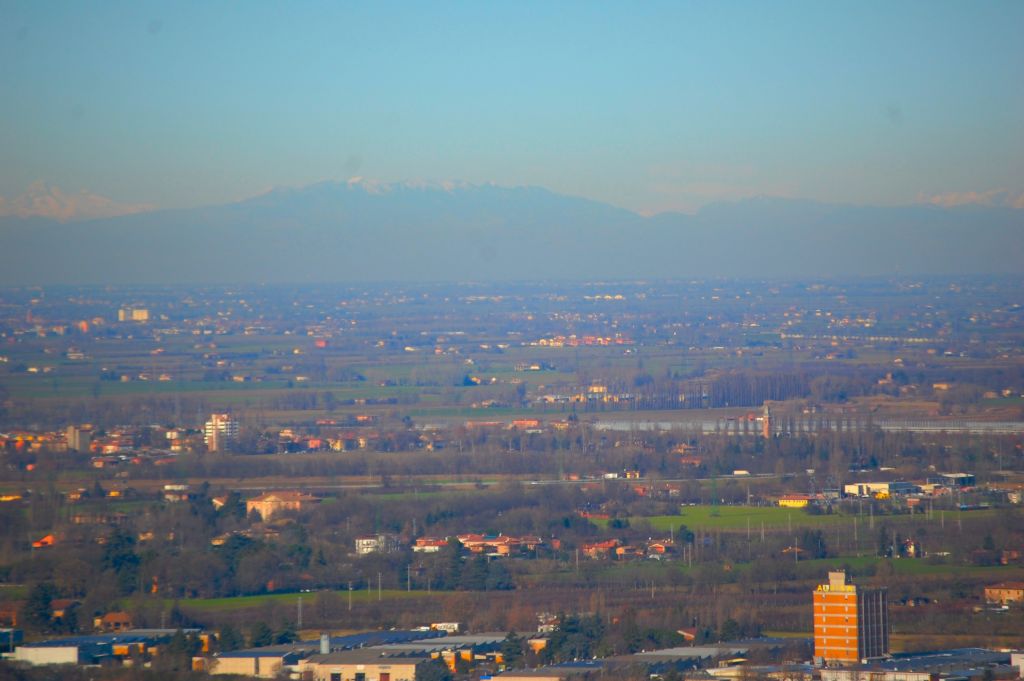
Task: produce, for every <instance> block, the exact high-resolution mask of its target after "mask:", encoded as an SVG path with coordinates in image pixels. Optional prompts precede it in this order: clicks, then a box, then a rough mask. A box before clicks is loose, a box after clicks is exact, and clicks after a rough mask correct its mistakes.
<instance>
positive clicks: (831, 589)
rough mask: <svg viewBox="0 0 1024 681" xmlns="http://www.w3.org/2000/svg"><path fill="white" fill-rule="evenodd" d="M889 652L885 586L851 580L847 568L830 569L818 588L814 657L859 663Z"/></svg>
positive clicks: (815, 612)
mask: <svg viewBox="0 0 1024 681" xmlns="http://www.w3.org/2000/svg"><path fill="white" fill-rule="evenodd" d="M888 652H889V604H888V599H887V592H886V590H885V589H863V588H859V587H857V586H855V585H854V584H851V583H850V582H849V580H848V579H847V576H846V573H845V572H843V571H833V572H829V573H828V583H827V584H821V585H819V586H818V588H817V589H815V590H814V657H815V659H816V660H819V661H822V662H826V663H840V664H855V663H859V662H861V661H862V660H866V659H869V658H876V657H881V656H882V655H885V654H887V653H888Z"/></svg>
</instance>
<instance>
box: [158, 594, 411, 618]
mask: <svg viewBox="0 0 1024 681" xmlns="http://www.w3.org/2000/svg"><path fill="white" fill-rule="evenodd" d="M321 593H329V594H333V595H334V596H335V597H336V598H338V599H343V602H347V600H348V597H349V592H348V591H320V592H310V593H302V594H299V593H286V594H262V595H259V596H233V597H231V598H190V599H182V600H178V601H172V600H169V599H165V605H166V606H167V607H171V606H172V605H173V604H174V603H177V604H178V605H179V607H183V608H188V609H189V610H195V611H199V612H231V611H234V610H246V609H248V608H258V607H260V606H264V605H272V604H277V605H295V604H296V603H298V600H299V598H300V597H301V598H302V599H303V601H304V602H305V604H306V605H312V604H313V601H314V600H315V599H316V597H317V595H318V594H321ZM351 593H352V602H353V603H369V602H372V601H376V600H377V590H376V589H369V590H367V589H362V590H359V591H353V592H351ZM427 595H428V594H427V593H425V592H423V591H404V590H399V589H383V590H382V591H381V592H380V598H381V600H382V601H386V600H395V599H406V598H424V597H425V596H427Z"/></svg>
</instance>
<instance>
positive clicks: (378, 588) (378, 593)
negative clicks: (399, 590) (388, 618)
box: [377, 572, 380, 603]
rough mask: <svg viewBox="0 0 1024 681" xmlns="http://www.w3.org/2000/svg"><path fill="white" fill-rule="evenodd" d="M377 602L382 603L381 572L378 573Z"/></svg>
mask: <svg viewBox="0 0 1024 681" xmlns="http://www.w3.org/2000/svg"><path fill="white" fill-rule="evenodd" d="M377 602H378V603H380V573H379V572H378V573H377Z"/></svg>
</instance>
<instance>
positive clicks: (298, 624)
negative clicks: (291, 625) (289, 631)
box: [295, 596, 302, 629]
mask: <svg viewBox="0 0 1024 681" xmlns="http://www.w3.org/2000/svg"><path fill="white" fill-rule="evenodd" d="M298 611H299V612H298V614H297V615H296V617H295V619H296V620H297V622H296V624H295V627H296V628H297V629H302V596H299V602H298Z"/></svg>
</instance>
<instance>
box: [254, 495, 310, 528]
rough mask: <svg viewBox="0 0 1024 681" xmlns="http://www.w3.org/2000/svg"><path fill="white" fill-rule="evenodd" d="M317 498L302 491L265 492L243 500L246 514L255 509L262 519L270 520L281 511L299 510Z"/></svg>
mask: <svg viewBox="0 0 1024 681" xmlns="http://www.w3.org/2000/svg"><path fill="white" fill-rule="evenodd" d="M316 501H317V498H316V497H314V496H311V495H309V494H306V493H304V492H294V491H292V492H267V493H266V494H261V495H260V496H258V497H255V498H253V499H247V500H246V501H245V512H246V514H249V513H252V512H253V511H255V512H256V513H259V514H260V518H262V519H263V520H264V521H267V520H270V519H271V518H273V517H274V516H275V515H278V514H280V513H281V512H283V511H301V510H303V509H305V508H308V507H309V505H310V504H313V503H316Z"/></svg>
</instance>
